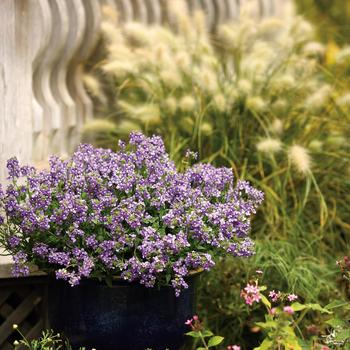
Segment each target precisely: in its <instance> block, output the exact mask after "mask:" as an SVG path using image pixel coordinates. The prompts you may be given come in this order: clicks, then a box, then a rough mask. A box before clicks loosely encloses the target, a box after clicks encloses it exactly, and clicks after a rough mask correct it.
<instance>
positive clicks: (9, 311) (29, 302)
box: [0, 277, 47, 350]
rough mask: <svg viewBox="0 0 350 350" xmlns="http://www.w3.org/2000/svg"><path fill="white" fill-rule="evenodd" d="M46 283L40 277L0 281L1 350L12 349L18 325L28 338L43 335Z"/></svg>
mask: <svg viewBox="0 0 350 350" xmlns="http://www.w3.org/2000/svg"><path fill="white" fill-rule="evenodd" d="M45 310H46V284H45V279H43V278H40V277H34V278H26V279H6V280H0V350H9V349H13V345H12V344H13V342H14V341H15V340H17V339H18V338H19V336H18V333H17V332H16V331H15V330H13V324H17V325H18V326H19V328H20V330H21V332H22V333H23V334H24V335H25V336H26V337H27V338H29V339H30V338H34V337H37V336H39V335H40V333H41V331H42V329H43V328H45V326H46V324H47V322H46V311H45Z"/></svg>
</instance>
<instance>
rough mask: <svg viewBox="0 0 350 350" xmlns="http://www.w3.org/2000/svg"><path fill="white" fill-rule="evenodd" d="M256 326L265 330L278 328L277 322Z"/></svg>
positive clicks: (261, 323) (257, 323) (259, 323)
mask: <svg viewBox="0 0 350 350" xmlns="http://www.w3.org/2000/svg"><path fill="white" fill-rule="evenodd" d="M255 324H256V325H257V326H259V327H261V328H263V329H265V328H276V327H277V322H275V321H266V322H256V323H255Z"/></svg>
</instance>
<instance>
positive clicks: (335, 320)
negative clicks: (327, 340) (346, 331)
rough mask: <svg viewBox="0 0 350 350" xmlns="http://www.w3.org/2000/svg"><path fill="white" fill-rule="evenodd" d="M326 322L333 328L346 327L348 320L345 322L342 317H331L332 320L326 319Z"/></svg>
mask: <svg viewBox="0 0 350 350" xmlns="http://www.w3.org/2000/svg"><path fill="white" fill-rule="evenodd" d="M326 323H327V324H329V325H330V326H332V327H333V328H336V327H346V322H344V321H343V320H341V319H340V318H331V319H330V320H328V321H326Z"/></svg>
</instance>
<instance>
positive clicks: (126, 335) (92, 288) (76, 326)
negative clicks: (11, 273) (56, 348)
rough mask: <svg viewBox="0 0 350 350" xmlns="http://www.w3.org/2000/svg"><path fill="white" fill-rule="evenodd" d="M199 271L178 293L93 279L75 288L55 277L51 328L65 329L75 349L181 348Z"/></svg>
mask: <svg viewBox="0 0 350 350" xmlns="http://www.w3.org/2000/svg"><path fill="white" fill-rule="evenodd" d="M197 277H198V274H193V275H191V276H189V277H188V279H187V283H188V285H189V288H188V289H185V290H183V291H182V293H181V295H180V296H179V297H176V296H175V292H174V289H173V288H171V287H162V288H159V289H158V288H146V287H144V286H142V285H140V284H138V283H129V282H126V281H122V280H115V281H114V282H113V284H112V286H111V287H109V286H107V285H106V284H104V283H100V282H97V281H94V280H86V281H82V282H81V283H80V284H79V285H78V286H76V287H70V286H69V285H68V284H67V282H64V281H57V280H50V282H49V284H48V304H49V306H48V318H49V323H50V327H51V328H52V329H54V330H55V331H57V332H61V333H63V334H64V335H65V336H67V338H68V339H69V340H70V342H71V344H72V347H73V349H78V348H79V347H80V346H85V347H86V348H87V349H91V348H95V349H97V350H107V349H108V350H117V349H123V350H129V349H130V350H145V349H147V348H151V349H153V350H164V349H166V348H167V349H170V350H177V349H179V348H180V347H181V346H182V345H183V342H184V333H185V332H186V331H188V327H187V326H186V325H185V324H184V322H185V321H186V320H187V319H189V318H191V317H192V315H193V313H194V306H195V284H196V279H197Z"/></svg>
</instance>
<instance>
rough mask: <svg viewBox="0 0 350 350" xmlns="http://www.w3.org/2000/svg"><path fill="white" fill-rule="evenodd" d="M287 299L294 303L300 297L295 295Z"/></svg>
mask: <svg viewBox="0 0 350 350" xmlns="http://www.w3.org/2000/svg"><path fill="white" fill-rule="evenodd" d="M287 299H288V300H289V301H294V300H297V299H298V296H297V295H295V294H289V295H288V296H287Z"/></svg>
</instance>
